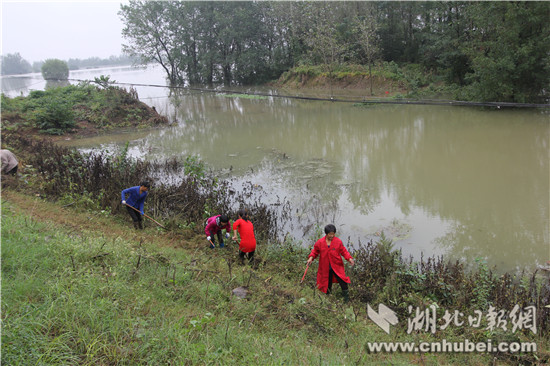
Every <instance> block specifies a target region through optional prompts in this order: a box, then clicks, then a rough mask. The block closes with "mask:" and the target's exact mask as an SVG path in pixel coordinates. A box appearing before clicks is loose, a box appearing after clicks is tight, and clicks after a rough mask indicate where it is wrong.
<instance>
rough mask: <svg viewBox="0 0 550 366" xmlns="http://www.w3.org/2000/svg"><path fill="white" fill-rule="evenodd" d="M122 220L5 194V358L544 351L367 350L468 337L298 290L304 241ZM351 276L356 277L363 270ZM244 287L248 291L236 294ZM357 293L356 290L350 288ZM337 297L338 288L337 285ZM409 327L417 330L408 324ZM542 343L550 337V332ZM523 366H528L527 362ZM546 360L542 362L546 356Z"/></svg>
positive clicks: (166, 360) (306, 360) (405, 356)
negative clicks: (389, 323)
mask: <svg viewBox="0 0 550 366" xmlns="http://www.w3.org/2000/svg"><path fill="white" fill-rule="evenodd" d="M202 239H203V238H202V237H201V236H200V235H197V236H196V237H192V236H191V237H188V238H187V239H183V238H175V237H173V236H170V235H168V234H161V232H160V231H158V229H156V228H153V227H152V226H150V227H149V228H148V229H146V230H145V231H143V232H139V233H136V232H135V231H133V230H131V229H130V225H129V223H127V222H124V221H123V220H122V219H121V218H117V217H110V216H108V215H101V214H94V213H93V212H90V211H79V210H77V209H73V208H72V207H62V206H60V205H56V204H54V203H50V202H46V201H43V200H41V199H39V198H35V197H30V196H29V195H22V194H20V193H17V192H11V191H10V192H6V191H4V192H3V193H2V363H3V364H5V365H31V364H32V365H37V364H38V365H136V364H151V365H227V364H235V365H244V364H254V365H356V364H357V365H371V364H372V365H380V364H385V365H410V364H419V365H455V364H463V365H487V364H499V365H500V364H511V365H512V364H520V363H524V364H530V363H533V362H535V363H536V362H537V358H539V360H540V359H541V358H540V356H536V355H535V357H533V355H528V358H521V357H519V358H518V357H512V358H508V357H507V356H506V355H494V354H487V353H424V354H422V353H369V352H368V349H367V347H366V344H367V342H384V341H388V342H389V341H394V342H406V341H408V342H420V341H427V342H430V341H437V340H441V338H443V337H444V338H446V339H447V340H448V341H461V340H463V336H462V335H459V334H453V333H452V331H449V332H445V333H443V334H439V333H438V334H436V335H431V334H429V333H426V332H420V333H417V334H407V333H406V332H405V329H404V328H403V327H392V329H391V332H390V334H389V335H388V334H386V333H385V332H384V331H382V330H381V329H380V328H378V326H376V325H375V324H374V323H373V322H372V321H370V320H368V318H367V316H366V309H365V307H364V304H361V303H358V302H355V301H352V302H351V303H350V304H344V303H343V302H342V300H341V298H340V297H339V296H338V295H331V296H328V297H327V296H326V295H324V294H321V293H319V292H318V291H315V290H314V277H315V272H316V265H315V266H312V268H310V270H309V272H308V276H307V281H306V283H305V284H304V285H302V286H301V285H299V280H300V279H301V275H302V273H303V269H304V266H303V264H304V263H305V260H306V256H307V252H308V250H307V249H303V248H301V247H299V246H297V245H295V244H293V243H286V244H284V245H280V246H273V247H270V248H269V250H268V249H267V248H265V247H264V246H263V245H262V243H260V244H259V247H258V251H257V253H258V256H259V257H260V258H261V262H260V263H258V264H257V266H255V268H252V267H250V266H248V265H245V266H239V265H237V263H236V258H237V249H236V247H235V245H234V244H233V245H232V246H229V248H226V249H225V250H220V249H216V250H210V249H208V248H207V247H206V245H204V243H203V240H202ZM352 279H353V278H352ZM238 287H246V288H247V290H248V293H247V295H246V298H244V299H242V298H239V297H237V296H235V295H233V293H232V290H233V289H235V288H238ZM351 291H353V287H351ZM335 292H336V293H338V292H339V290H338V291H335ZM405 328H406V327H405ZM539 341H540V344H539V350H540V349H541V347H542V348H545V349H546V351H545V352H546V353H545V352H542V353H540V352H539V354H541V355H542V356H544V355H545V354H546V355H547V353H548V343H547V341H542V340H539ZM524 361H525V362H524ZM541 364H542V363H541Z"/></svg>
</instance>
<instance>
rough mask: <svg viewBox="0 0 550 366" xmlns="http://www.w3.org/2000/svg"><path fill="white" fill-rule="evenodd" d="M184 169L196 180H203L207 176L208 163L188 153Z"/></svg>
mask: <svg viewBox="0 0 550 366" xmlns="http://www.w3.org/2000/svg"><path fill="white" fill-rule="evenodd" d="M183 171H184V173H185V174H186V175H188V176H191V178H193V179H194V180H198V181H199V182H201V181H202V180H203V179H204V178H205V177H206V165H205V164H204V161H202V160H201V159H200V157H198V156H196V155H188V156H187V157H186V158H185V161H184V162H183Z"/></svg>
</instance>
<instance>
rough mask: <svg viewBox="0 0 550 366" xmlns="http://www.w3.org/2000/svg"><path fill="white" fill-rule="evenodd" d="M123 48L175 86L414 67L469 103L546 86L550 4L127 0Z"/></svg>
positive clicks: (519, 96)
mask: <svg viewBox="0 0 550 366" xmlns="http://www.w3.org/2000/svg"><path fill="white" fill-rule="evenodd" d="M119 15H120V16H121V18H122V20H123V22H124V24H125V26H124V29H123V36H124V38H125V40H126V44H125V45H124V46H123V47H124V50H125V52H126V53H127V54H128V55H131V56H134V57H139V58H140V59H141V60H143V61H147V62H157V63H159V64H160V65H161V66H162V67H163V68H164V70H165V72H166V75H167V78H168V80H169V82H170V83H171V84H185V83H189V84H202V85H212V84H215V83H224V84H225V85H231V84H245V85H246V84H258V83H263V82H266V81H268V80H274V79H277V78H278V77H279V76H280V75H281V74H282V73H283V72H285V71H287V70H289V69H291V68H293V67H297V66H300V65H324V67H326V70H327V72H328V73H329V74H330V72H331V71H332V70H333V69H334V67H336V66H338V65H342V64H361V65H368V66H372V65H374V64H376V63H378V62H383V61H387V62H390V61H393V62H396V63H398V64H400V65H402V64H417V65H419V66H420V67H422V69H423V70H424V71H425V72H426V73H433V74H436V75H439V76H440V77H441V78H442V80H443V81H444V82H445V83H447V84H449V85H456V86H457V87H459V88H460V89H461V90H462V94H463V97H464V98H465V99H471V100H483V101H510V102H527V101H534V100H538V99H540V98H541V96H543V95H544V93H547V90H548V88H549V85H550V53H549V50H550V22H548V19H550V4H549V3H547V2H432V1H430V2H394V1H387V2H362V1H346V2H336V1H335V2H324V1H323V2H277V1H273V2H270V1H261V2H256V1H242V2H222V1H208V2H203V1H197V2H187V1H168V2H165V1H144V0H130V1H129V3H127V4H126V5H121V10H120V12H119Z"/></svg>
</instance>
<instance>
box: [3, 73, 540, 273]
mask: <svg viewBox="0 0 550 366" xmlns="http://www.w3.org/2000/svg"><path fill="white" fill-rule="evenodd" d="M33 75H34V74H33ZM33 75H28V76H26V77H18V78H13V79H9V78H3V79H2V87H3V90H4V92H7V93H8V95H10V94H11V95H19V93H23V94H25V93H28V91H29V90H31V89H40V88H42V87H43V85H42V84H43V81H42V84H40V76H39V75H34V76H33ZM99 75H110V77H111V79H112V80H116V81H118V82H123V83H139V84H151V85H165V81H164V78H163V75H162V71H161V70H160V69H159V68H155V67H152V68H151V67H149V68H148V69H141V70H135V69H132V68H111V69H103V70H99V71H98V70H87V71H80V72H71V76H70V77H71V78H74V79H89V78H93V77H94V76H99ZM21 85H23V86H22V87H21ZM10 88H11V89H10ZM136 89H137V90H138V94H139V96H140V99H141V100H142V101H144V102H146V103H148V104H149V105H151V106H155V108H156V109H157V110H158V111H159V112H160V113H162V114H164V115H166V116H167V117H168V118H169V119H170V120H171V121H172V122H173V124H172V125H171V126H169V127H166V128H162V129H154V130H148V131H128V132H127V133H117V134H112V135H103V136H98V137H95V138H90V139H86V140H79V141H76V142H75V141H67V144H72V145H73V146H78V147H79V148H81V149H84V150H90V149H107V150H110V151H114V150H116V149H117V147H118V148H119V147H120V146H122V145H123V144H125V143H126V141H129V146H130V148H129V153H130V154H131V155H132V156H134V157H139V158H142V159H165V158H169V157H174V156H176V157H182V158H183V157H185V156H187V155H197V156H199V157H200V158H201V159H202V160H203V161H204V162H205V163H206V164H207V165H208V167H209V168H212V169H214V170H215V171H216V174H217V175H218V176H220V177H221V178H226V179H231V181H232V184H233V185H235V187H236V188H237V189H239V188H241V187H243V185H244V184H245V182H252V183H253V184H254V187H255V188H254V189H255V190H257V194H258V196H261V197H262V199H263V200H265V202H266V203H268V204H276V203H277V202H280V201H281V200H283V199H285V200H288V201H289V202H290V203H291V206H290V208H289V210H290V212H289V215H290V217H291V218H292V220H290V221H288V222H286V223H285V224H284V226H283V227H281V228H280V232H281V236H284V235H285V234H286V233H289V234H290V235H292V236H294V237H295V238H296V239H297V240H301V241H303V243H304V245H311V244H313V242H314V240H315V239H316V238H317V237H318V236H319V235H320V232H321V231H320V230H321V229H322V227H323V226H324V225H325V224H327V223H334V224H335V225H336V227H337V230H338V233H337V235H338V236H340V237H341V238H342V239H344V242H345V243H347V239H348V237H349V238H350V241H351V245H356V244H357V243H358V242H359V241H361V242H366V241H367V240H370V239H375V240H376V239H377V238H379V236H380V235H381V234H382V233H383V235H385V236H386V237H388V238H390V239H392V240H393V241H394V243H395V247H396V248H399V249H401V250H402V251H403V254H404V255H405V256H409V255H412V256H413V257H415V258H420V256H421V253H422V254H423V255H424V257H426V256H431V255H445V257H446V258H449V259H461V260H464V261H465V262H467V263H474V262H475V261H476V259H484V260H486V261H487V262H488V264H489V265H490V266H496V268H497V270H498V271H515V270H517V269H523V268H525V269H533V268H535V267H536V266H537V265H541V264H544V263H545V262H546V261H548V260H550V238H549V219H550V215H549V207H550V193H549V192H550V183H549V180H550V171H549V160H550V152H549V151H550V149H549V137H550V118H549V117H550V114H549V112H548V110H546V111H545V110H540V109H538V110H529V109H526V110H487V109H480V108H469V107H447V106H415V105H378V106H370V107H360V106H357V105H354V104H353V103H339V102H337V103H335V102H330V101H308V100H297V99H286V98H273V97H235V96H232V95H225V94H216V93H208V92H199V91H191V92H185V93H183V94H182V95H180V97H179V98H175V97H169V96H168V92H167V89H165V88H158V87H151V86H149V87H148V86H138V87H136ZM232 89H235V88H232ZM247 90H249V89H247ZM262 91H263V92H268V93H273V92H277V93H279V94H287V93H291V92H289V91H281V90H278V91H273V90H262ZM302 93H305V92H304V91H302ZM312 93H313V91H312ZM326 93H327V92H326V91H318V92H316V94H315V95H317V96H327V95H326ZM339 93H340V95H337V96H340V97H342V96H344V97H345V91H340V92H339ZM356 94H357V93H356ZM312 95H313V94H312Z"/></svg>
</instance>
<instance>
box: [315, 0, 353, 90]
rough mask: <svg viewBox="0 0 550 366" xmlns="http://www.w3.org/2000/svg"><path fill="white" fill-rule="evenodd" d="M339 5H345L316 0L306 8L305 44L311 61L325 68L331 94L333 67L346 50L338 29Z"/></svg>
mask: <svg viewBox="0 0 550 366" xmlns="http://www.w3.org/2000/svg"><path fill="white" fill-rule="evenodd" d="M342 4H344V5H342ZM340 6H345V3H339V2H332V3H331V2H318V3H311V4H310V7H309V9H308V15H309V19H308V21H309V24H310V27H309V30H308V32H307V38H306V44H307V45H308V47H309V52H310V56H311V59H312V60H313V62H315V63H321V64H323V65H324V66H325V67H326V68H327V71H328V74H329V75H328V77H329V85H330V89H331V90H330V92H331V95H332V82H331V81H332V73H333V71H334V67H335V65H338V64H340V63H341V62H342V58H343V56H344V53H345V52H346V50H347V45H346V44H345V43H344V42H342V40H341V37H340V31H339V25H340V19H342V16H343V15H344V14H341V13H340V12H341V8H340Z"/></svg>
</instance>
